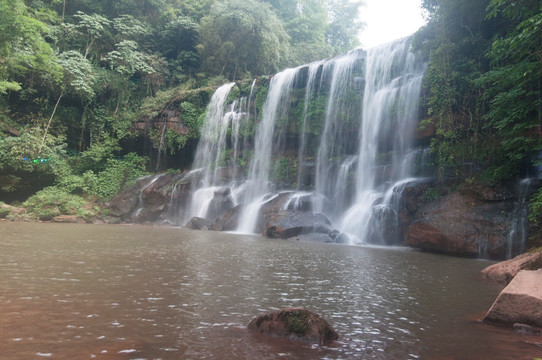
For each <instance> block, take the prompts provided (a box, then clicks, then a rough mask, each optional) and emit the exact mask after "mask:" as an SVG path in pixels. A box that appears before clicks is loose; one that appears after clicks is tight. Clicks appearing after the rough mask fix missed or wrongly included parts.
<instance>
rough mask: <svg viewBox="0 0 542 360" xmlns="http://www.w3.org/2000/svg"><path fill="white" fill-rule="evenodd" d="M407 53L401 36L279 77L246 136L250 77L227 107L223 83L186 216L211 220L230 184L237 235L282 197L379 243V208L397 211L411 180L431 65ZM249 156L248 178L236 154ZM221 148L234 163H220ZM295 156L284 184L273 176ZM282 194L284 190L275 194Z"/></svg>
mask: <svg viewBox="0 0 542 360" xmlns="http://www.w3.org/2000/svg"><path fill="white" fill-rule="evenodd" d="M409 49H410V43H409V40H408V39H403V40H400V41H396V42H394V43H392V44H388V45H385V46H382V47H378V48H375V49H370V50H369V51H368V52H365V51H363V50H354V51H351V52H350V53H348V54H346V55H343V56H341V57H338V58H334V59H331V60H328V61H320V62H315V63H312V64H308V65H305V66H300V67H298V68H295V69H287V70H285V71H283V72H281V73H278V74H276V75H275V76H273V77H272V78H271V81H270V83H269V90H268V93H267V98H266V100H265V102H264V104H263V107H262V111H261V120H260V121H259V124H258V126H257V128H256V131H255V133H254V134H253V135H249V136H250V139H249V140H247V138H246V137H245V138H243V139H242V138H241V134H240V130H239V129H240V127H241V126H242V124H243V122H246V123H251V124H253V123H254V122H255V121H256V117H255V116H252V117H251V116H249V114H248V112H249V111H248V109H250V108H251V107H252V106H253V104H254V101H255V98H256V96H253V91H254V83H253V84H252V87H251V91H250V96H248V98H246V97H245V98H242V99H237V100H236V101H234V102H233V103H229V104H227V101H226V99H227V98H228V95H229V93H230V91H231V89H232V88H233V87H234V84H227V85H224V86H222V87H221V88H219V89H218V90H217V91H216V93H215V95H214V96H213V98H212V100H211V103H210V104H209V107H208V115H207V118H206V121H205V125H204V128H203V129H204V130H203V131H202V137H201V140H200V144H199V146H198V150H197V155H196V159H195V162H194V167H195V168H201V169H202V170H201V171H202V174H201V176H199V177H198V178H199V181H197V182H194V183H193V191H192V192H193V194H192V199H191V202H190V209H189V211H187V212H186V213H187V218H186V219H188V218H189V217H191V216H201V217H205V216H208V213H209V204H210V203H211V201H212V200H213V197H215V196H216V193H217V192H221V191H222V192H223V190H221V189H224V187H227V188H228V189H231V197H232V198H234V201H233V204H234V205H237V204H243V206H242V207H241V208H240V209H241V210H240V216H239V224H238V227H237V231H239V232H244V233H251V232H254V231H257V226H256V225H257V221H258V217H259V216H260V209H261V208H262V206H263V205H264V204H265V203H267V202H270V201H273V200H275V199H286V201H285V202H284V203H283V204H282V207H280V208H279V209H278V210H279V211H286V210H288V211H318V212H321V213H323V214H325V215H326V216H327V217H328V218H329V219H330V220H331V222H332V227H333V228H336V229H338V230H340V231H342V232H346V233H348V234H349V235H350V238H351V239H354V241H356V242H357V241H361V242H375V240H374V239H368V238H367V236H368V234H370V233H371V231H370V230H369V229H371V228H372V229H374V228H377V227H378V225H379V224H380V226H382V224H383V221H388V222H389V217H388V219H387V220H385V219H384V220H383V216H382V214H386V213H389V212H394V211H395V212H396V209H395V208H396V207H397V206H398V204H399V203H400V201H399V200H398V199H399V198H400V195H401V192H402V189H404V188H405V186H406V184H408V183H410V182H411V181H413V179H411V177H412V176H413V175H412V171H411V168H412V160H411V159H412V158H413V156H410V154H412V153H414V151H413V149H412V134H413V132H414V129H415V127H416V122H417V108H418V99H419V94H420V88H421V82H422V77H423V73H424V70H425V66H424V64H423V63H422V62H420V61H419V60H418V59H417V58H416V56H415V55H414V54H412V53H411V52H410V51H409ZM245 135H246V134H245ZM228 151H229V153H228ZM250 152H253V156H252V157H251V160H250V162H249V166H248V167H247V168H246V170H245V171H246V172H245V173H246V174H247V175H246V176H243V175H242V173H241V172H239V171H237V170H238V167H239V166H240V161H239V160H240V157H241V154H243V155H244V156H246V154H247V153H248V154H250ZM225 153H228V155H227V156H226V158H227V159H229V161H227V162H226V163H225V164H220V162H221V159H222V158H224V154H225ZM292 155H293V156H292ZM288 157H289V158H290V159H292V160H288V159H287V158H288ZM284 159H286V161H283V162H282V163H281V160H284ZM289 161H291V162H292V163H293V162H295V173H294V176H293V177H292V178H291V180H290V182H289V183H288V184H285V183H284V182H283V183H279V182H278V181H277V179H276V176H275V175H276V174H275V175H273V172H276V169H277V164H279V165H280V164H283V163H289ZM219 165H221V166H226V167H227V168H226V169H224V168H221V167H220V166H219ZM283 170H284V169H283ZM224 171H226V172H229V173H231V172H234V173H236V176H231V175H230V176H227V177H224V176H223V174H224ZM279 173H280V172H279ZM224 179H227V181H226V180H224ZM232 179H234V180H232ZM280 184H282V187H281V185H280ZM281 190H284V191H283V192H286V194H283V195H282V196H279V193H280V191H281ZM386 194H387V195H386ZM281 209H282V210H281ZM383 209H384V210H383ZM384 217H386V216H384ZM377 223H378V224H377ZM260 230H261V229H260ZM355 239H357V240H355ZM376 242H377V243H378V242H381V240H376Z"/></svg>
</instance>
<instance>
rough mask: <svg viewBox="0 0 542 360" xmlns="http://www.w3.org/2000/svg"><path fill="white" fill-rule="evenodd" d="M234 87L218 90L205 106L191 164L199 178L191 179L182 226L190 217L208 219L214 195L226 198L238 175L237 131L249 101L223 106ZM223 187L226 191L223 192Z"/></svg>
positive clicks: (227, 86) (246, 116)
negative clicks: (188, 199) (236, 163)
mask: <svg viewBox="0 0 542 360" xmlns="http://www.w3.org/2000/svg"><path fill="white" fill-rule="evenodd" d="M234 86H235V83H229V84H225V85H223V86H221V87H220V88H218V89H217V90H216V92H215V93H214V94H213V96H212V98H211V101H210V103H209V105H208V106H207V116H206V120H205V122H204V125H203V128H202V131H201V139H200V142H199V144H198V148H197V151H196V157H195V160H194V167H195V168H196V169H200V172H201V176H196V177H194V180H193V181H192V191H193V195H192V198H191V200H190V206H189V209H188V211H187V212H186V214H185V219H184V222H186V220H188V219H190V218H191V217H193V216H197V217H208V216H209V207H210V206H211V204H212V201H213V199H214V198H215V195H216V194H217V193H221V194H229V191H230V188H229V187H230V186H234V185H235V184H233V183H232V181H234V180H235V179H236V177H237V173H238V169H237V168H236V167H235V161H236V160H237V156H238V152H239V148H240V147H241V145H242V143H243V141H242V140H243V139H242V138H243V136H242V134H241V132H240V129H241V127H242V126H243V124H244V123H246V122H247V121H248V119H249V112H248V102H249V101H248V100H250V99H245V98H241V99H236V100H235V101H234V102H233V103H232V104H226V100H227V98H228V95H229V93H230V91H231V89H232V88H233V87H234ZM230 129H231V131H229V130H230ZM230 147H231V148H232V149H231V151H232V153H233V154H231V155H233V162H232V164H231V166H229V165H228V164H227V157H228V151H229V149H230ZM225 169H226V170H225ZM224 172H227V174H224ZM225 187H226V188H228V190H227V191H226V192H225V190H224V188H225ZM233 200H234V199H232V202H233Z"/></svg>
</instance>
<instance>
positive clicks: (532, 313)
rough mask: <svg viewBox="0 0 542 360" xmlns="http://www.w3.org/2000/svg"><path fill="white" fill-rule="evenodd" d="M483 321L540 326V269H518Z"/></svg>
mask: <svg viewBox="0 0 542 360" xmlns="http://www.w3.org/2000/svg"><path fill="white" fill-rule="evenodd" d="M484 321H485V322H488V323H493V324H498V325H505V326H513V325H514V324H516V323H519V324H525V325H529V326H535V327H539V328H540V327H542V269H539V270H536V271H529V270H522V271H520V272H519V273H518V274H517V275H516V277H515V278H514V279H513V280H512V281H511V282H510V284H508V286H507V287H506V288H504V290H503V291H502V292H501V293H500V294H499V296H498V297H497V300H495V302H494V303H493V305H492V306H491V308H490V309H489V311H488V312H487V314H486V316H485V318H484Z"/></svg>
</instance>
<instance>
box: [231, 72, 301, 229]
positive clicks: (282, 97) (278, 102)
mask: <svg viewBox="0 0 542 360" xmlns="http://www.w3.org/2000/svg"><path fill="white" fill-rule="evenodd" d="M298 71H299V68H296V69H287V70H285V71H283V72H280V73H278V74H277V75H275V76H274V77H273V78H272V79H271V83H270V84H269V94H268V96H267V99H266V101H265V103H264V105H263V116H262V120H261V122H260V124H259V126H258V129H257V131H256V138H255V140H254V158H253V159H252V163H251V166H250V172H249V175H248V179H247V184H248V186H247V190H246V194H245V197H244V203H245V204H247V205H246V206H245V208H244V210H243V212H242V213H241V222H240V224H239V228H238V229H237V230H238V231H239V232H244V233H252V232H254V229H255V226H256V219H257V217H258V212H259V209H260V207H261V206H262V205H263V204H264V203H265V202H267V201H268V200H267V199H266V198H265V195H266V194H267V193H268V192H269V191H270V190H271V187H270V184H269V171H270V168H271V153H272V151H273V135H274V131H275V122H276V121H277V119H278V118H280V117H281V116H284V115H285V114H286V112H287V111H288V109H289V103H290V101H289V96H290V90H291V89H292V84H293V82H294V80H295V77H296V75H297V74H298Z"/></svg>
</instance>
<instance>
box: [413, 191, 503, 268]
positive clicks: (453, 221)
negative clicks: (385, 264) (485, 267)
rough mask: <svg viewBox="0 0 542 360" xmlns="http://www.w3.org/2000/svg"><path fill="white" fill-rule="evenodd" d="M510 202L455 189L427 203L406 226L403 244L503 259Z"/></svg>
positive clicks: (454, 253) (458, 254)
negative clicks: (481, 197)
mask: <svg viewBox="0 0 542 360" xmlns="http://www.w3.org/2000/svg"><path fill="white" fill-rule="evenodd" d="M510 211H511V204H510V203H509V202H506V201H493V202H487V201H481V200H479V199H477V198H476V197H474V196H472V195H470V194H462V193H459V192H455V193H452V194H450V195H446V196H443V197H441V198H439V199H438V200H437V201H434V202H431V203H428V204H427V205H425V206H424V207H423V208H422V209H420V210H419V211H418V213H417V214H416V216H415V218H414V220H413V222H412V224H411V225H410V226H409V228H408V234H407V239H406V245H408V246H412V247H417V248H420V249H423V250H427V251H435V252H441V253H446V254H451V255H457V256H466V257H486V258H495V259H497V258H504V254H505V252H506V236H507V233H508V227H509V219H507V214H508V213H510Z"/></svg>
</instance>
